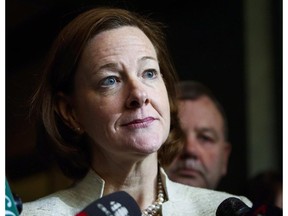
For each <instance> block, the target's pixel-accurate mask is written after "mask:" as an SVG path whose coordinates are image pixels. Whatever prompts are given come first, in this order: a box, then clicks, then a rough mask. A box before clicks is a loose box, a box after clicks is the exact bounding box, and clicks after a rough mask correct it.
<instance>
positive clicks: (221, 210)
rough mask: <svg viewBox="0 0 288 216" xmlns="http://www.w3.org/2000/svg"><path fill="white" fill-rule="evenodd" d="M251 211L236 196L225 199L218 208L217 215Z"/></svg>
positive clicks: (236, 215)
mask: <svg viewBox="0 0 288 216" xmlns="http://www.w3.org/2000/svg"><path fill="white" fill-rule="evenodd" d="M249 211H250V208H249V207H248V206H247V205H246V204H245V203H244V202H242V201H241V200H240V199H238V198H236V197H229V198H227V199H225V200H224V201H223V202H222V203H220V205H219V206H218V208H217V210H216V216H241V215H245V214H246V213H248V212H249Z"/></svg>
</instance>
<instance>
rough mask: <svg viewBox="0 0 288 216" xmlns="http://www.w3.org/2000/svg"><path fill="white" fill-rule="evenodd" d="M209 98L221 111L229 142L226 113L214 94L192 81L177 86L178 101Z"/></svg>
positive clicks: (226, 137) (225, 133) (226, 138)
mask: <svg viewBox="0 0 288 216" xmlns="http://www.w3.org/2000/svg"><path fill="white" fill-rule="evenodd" d="M204 96H206V97H208V98H210V99H211V100H212V102H213V103H214V104H215V106H216V108H217V110H218V111H219V113H220V115H221V116H222V119H223V127H224V128H223V132H224V138H225V140H226V141H228V122H227V117H226V113H225V111H224V108H223V106H222V105H221V103H220V102H219V100H218V99H217V98H216V96H215V95H214V94H213V92H212V91H211V90H210V89H209V88H208V87H207V86H205V85H204V84H202V83H200V82H197V81H192V80H185V81H180V82H179V83H178V84H177V99H178V100H197V99H199V98H200V97H204Z"/></svg>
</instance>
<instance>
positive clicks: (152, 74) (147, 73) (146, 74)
mask: <svg viewBox="0 0 288 216" xmlns="http://www.w3.org/2000/svg"><path fill="white" fill-rule="evenodd" d="M156 74H157V72H156V70H154V69H149V70H146V71H144V75H143V76H144V78H148V79H153V78H155V77H156Z"/></svg>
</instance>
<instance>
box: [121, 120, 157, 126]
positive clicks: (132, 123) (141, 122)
mask: <svg viewBox="0 0 288 216" xmlns="http://www.w3.org/2000/svg"><path fill="white" fill-rule="evenodd" d="M155 120H156V118H154V117H146V118H143V119H135V120H133V121H130V122H128V123H125V124H123V126H125V127H131V128H145V127H148V126H149V125H150V124H151V123H153V122H154V121H155Z"/></svg>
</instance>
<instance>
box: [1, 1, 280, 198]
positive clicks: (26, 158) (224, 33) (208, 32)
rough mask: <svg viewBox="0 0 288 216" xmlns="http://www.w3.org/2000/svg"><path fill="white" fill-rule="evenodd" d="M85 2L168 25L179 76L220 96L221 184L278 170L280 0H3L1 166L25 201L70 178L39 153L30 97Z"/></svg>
mask: <svg viewBox="0 0 288 216" xmlns="http://www.w3.org/2000/svg"><path fill="white" fill-rule="evenodd" d="M92 5H95V6H96V5H112V6H120V7H123V8H127V9H131V10H134V11H138V12H141V13H143V14H146V15H147V14H149V15H150V16H151V17H152V18H153V19H155V20H158V21H161V22H163V23H165V24H166V25H167V29H166V33H167V40H168V44H169V47H170V51H171V54H172V56H173V58H174V62H175V66H176V69H177V70H178V74H179V78H180V79H182V80H185V79H194V80H198V81H201V82H203V83H204V84H206V85H208V86H209V87H210V88H211V89H212V90H213V91H214V92H215V94H216V96H217V97H218V98H219V99H220V101H221V103H222V104H223V105H224V108H225V109H226V112H227V115H228V124H229V128H230V141H231V143H232V145H233V149H232V155H231V159H230V164H229V170H228V175H227V176H226V177H225V178H224V180H223V182H222V185H221V189H222V190H225V191H228V192H231V193H236V194H241V191H242V189H243V188H242V186H243V182H244V181H245V180H246V179H247V178H248V177H251V176H253V175H255V174H257V173H258V172H261V171H263V170H267V169H274V170H277V171H279V172H282V168H283V166H282V159H283V158H282V1H280V0H253V1H249V0H243V1H230V0H220V1H186V0H185V1H184V0H183V1H182V0H178V1H176V0H170V1H156V0H154V1H152V0H146V1H137V0H126V1H125V0H122V1H121V0H115V1H113V0H109V1H108V0H106V1H105V0H102V1H97V0H94V1H88V0H73V1H70V0H69V1H68V0H58V1H51V0H37V1H36V0H9V1H6V29H5V30H6V56H5V57H6V72H5V73H6V74H5V78H6V146H5V151H6V152H5V155H6V158H5V162H6V163H5V174H6V177H7V179H8V181H9V183H10V186H11V188H12V191H14V192H15V193H17V194H18V195H19V196H20V197H21V198H22V200H23V201H29V200H33V199H36V198H38V197H40V196H43V195H46V194H48V193H51V192H53V191H55V190H58V189H60V188H63V187H65V186H67V185H68V184H69V183H70V180H69V179H67V178H65V177H64V176H62V175H61V174H60V172H59V170H58V168H57V166H55V164H53V163H51V162H50V161H48V160H47V159H46V158H45V157H42V156H40V155H39V154H38V153H37V149H36V143H37V142H38V138H37V137H36V134H35V132H36V129H37V128H36V127H35V125H33V124H31V123H30V122H29V119H27V115H28V110H29V104H28V99H29V96H30V95H31V93H32V91H33V88H34V87H35V84H36V78H37V74H38V73H39V70H41V66H42V64H43V60H44V58H45V55H46V54H47V52H48V50H49V47H50V45H51V43H52V41H53V39H54V38H55V37H56V35H57V33H58V32H59V30H60V29H61V27H62V26H63V25H64V24H65V23H67V22H68V21H69V20H70V19H71V18H73V17H74V16H75V15H76V14H77V13H78V12H79V11H81V10H83V9H84V8H86V7H91V6H92Z"/></svg>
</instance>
